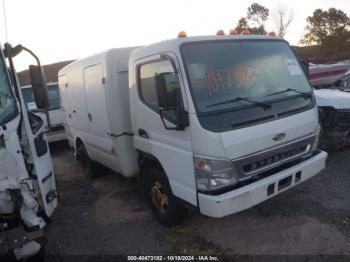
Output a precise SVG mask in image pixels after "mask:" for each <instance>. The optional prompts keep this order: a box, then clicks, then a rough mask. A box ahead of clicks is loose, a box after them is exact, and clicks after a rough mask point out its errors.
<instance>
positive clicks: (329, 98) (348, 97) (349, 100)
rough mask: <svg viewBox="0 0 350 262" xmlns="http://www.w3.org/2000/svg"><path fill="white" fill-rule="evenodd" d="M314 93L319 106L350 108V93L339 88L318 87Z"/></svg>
mask: <svg viewBox="0 0 350 262" xmlns="http://www.w3.org/2000/svg"><path fill="white" fill-rule="evenodd" d="M314 94H315V97H316V103H317V106H319V107H333V108H334V109H350V93H347V92H343V91H340V90H338V89H317V90H314Z"/></svg>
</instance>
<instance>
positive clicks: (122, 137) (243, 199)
mask: <svg viewBox="0 0 350 262" xmlns="http://www.w3.org/2000/svg"><path fill="white" fill-rule="evenodd" d="M182 36H183V35H182ZM306 72H307V71H306V70H305V71H304V67H303V66H302V65H301V63H300V62H299V60H298V58H297V57H296V55H295V53H294V52H293V51H292V49H291V48H290V46H289V45H288V43H287V42H286V41H284V40H283V39H279V38H277V37H269V36H253V35H229V36H223V35H219V36H201V37H180V38H177V39H172V40H167V41H163V42H159V43H155V44H152V45H148V46H144V47H127V48H115V49H109V50H106V51H104V52H102V53H99V54H95V55H92V56H89V57H86V58H82V59H79V60H76V61H75V62H73V63H71V64H70V65H67V66H66V67H65V68H63V69H61V70H60V72H59V77H58V78H59V86H60V91H61V94H62V103H63V108H64V111H65V116H66V123H67V129H66V131H67V133H68V134H69V136H68V139H69V141H70V144H71V145H72V146H73V147H74V148H75V152H76V156H77V159H78V160H79V161H80V162H81V164H82V167H83V169H84V171H85V173H86V174H87V176H88V177H89V178H93V176H94V174H95V173H97V172H98V169H97V168H96V167H97V166H98V165H96V163H99V164H102V165H104V166H107V167H109V168H110V169H112V170H113V171H115V172H117V173H119V174H121V175H123V176H124V177H132V176H138V181H139V184H140V186H141V190H142V191H143V192H145V195H146V197H147V199H148V200H149V202H150V204H151V207H152V209H153V211H154V213H155V215H156V217H157V218H158V220H159V222H160V223H162V224H164V225H167V226H171V225H176V224H178V223H180V222H181V221H182V220H183V219H184V218H185V215H186V210H187V209H186V208H185V207H191V208H195V209H197V210H198V211H199V212H200V213H202V214H204V215H207V216H211V217H223V216H226V215H230V214H234V213H237V212H239V211H242V210H244V209H247V208H249V207H252V206H254V205H256V204H259V203H261V202H263V201H265V200H267V199H269V198H271V197H273V196H276V195H278V194H279V193H281V192H284V191H285V190H288V189H289V188H291V187H293V186H296V185H298V184H300V183H302V182H303V181H305V180H307V179H309V178H311V177H312V176H314V175H316V174H317V173H318V172H320V171H321V170H322V169H323V168H324V166H325V161H326V158H327V153H325V152H322V151H320V150H318V136H319V124H318V112H317V107H316V103H315V97H314V94H313V91H312V89H311V87H310V85H309V82H308V80H307V77H306Z"/></svg>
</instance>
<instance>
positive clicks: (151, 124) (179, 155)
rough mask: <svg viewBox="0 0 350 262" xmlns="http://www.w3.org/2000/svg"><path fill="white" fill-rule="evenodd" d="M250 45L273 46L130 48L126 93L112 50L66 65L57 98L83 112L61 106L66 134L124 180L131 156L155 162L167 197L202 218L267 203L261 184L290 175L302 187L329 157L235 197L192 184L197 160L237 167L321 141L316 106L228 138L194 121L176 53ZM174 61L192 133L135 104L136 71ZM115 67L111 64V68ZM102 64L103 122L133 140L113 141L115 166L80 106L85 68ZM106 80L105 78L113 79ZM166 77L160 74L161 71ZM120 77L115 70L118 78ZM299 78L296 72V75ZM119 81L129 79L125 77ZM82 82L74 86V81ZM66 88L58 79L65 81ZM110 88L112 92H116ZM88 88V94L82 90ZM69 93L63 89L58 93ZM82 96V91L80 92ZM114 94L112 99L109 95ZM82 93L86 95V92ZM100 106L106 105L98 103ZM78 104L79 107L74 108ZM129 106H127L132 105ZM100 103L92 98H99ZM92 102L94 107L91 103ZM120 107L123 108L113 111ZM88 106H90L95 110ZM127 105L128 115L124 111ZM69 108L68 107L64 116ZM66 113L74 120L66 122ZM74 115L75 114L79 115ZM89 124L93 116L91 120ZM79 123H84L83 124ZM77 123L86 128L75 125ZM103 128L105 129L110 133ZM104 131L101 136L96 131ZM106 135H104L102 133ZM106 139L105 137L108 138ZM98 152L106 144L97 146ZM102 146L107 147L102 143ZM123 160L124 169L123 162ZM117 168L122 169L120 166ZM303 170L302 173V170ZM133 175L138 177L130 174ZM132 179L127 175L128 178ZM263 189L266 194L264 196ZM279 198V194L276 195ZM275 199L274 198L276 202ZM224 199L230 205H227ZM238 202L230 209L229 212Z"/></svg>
mask: <svg viewBox="0 0 350 262" xmlns="http://www.w3.org/2000/svg"><path fill="white" fill-rule="evenodd" d="M247 39H248V40H255V39H265V40H268V39H270V40H271V39H276V38H271V37H267V36H206V37H188V38H179V39H173V40H168V41H163V42H159V43H156V44H152V45H150V46H146V47H142V48H137V49H135V48H132V49H128V52H130V51H131V50H133V51H132V53H131V56H130V58H129V59H128V55H129V53H128V55H127V56H124V57H123V59H124V60H125V61H127V60H128V61H129V66H128V70H129V88H128V86H127V85H126V84H125V81H120V80H121V79H120V78H119V74H118V73H117V74H115V72H116V71H117V70H116V68H118V67H117V66H111V64H113V63H117V61H120V57H121V56H116V55H114V54H118V53H119V52H121V51H123V50H125V49H117V50H114V51H111V50H109V51H107V52H104V53H102V54H99V55H96V56H92V57H89V58H86V59H82V60H78V61H77V62H74V63H72V64H71V65H68V66H67V67H65V68H64V69H62V70H61V71H60V72H59V75H60V77H62V79H63V78H65V79H66V80H65V81H67V83H68V88H67V84H66V87H64V84H62V85H61V84H60V88H61V89H62V94H66V93H67V89H72V90H71V91H68V92H72V95H70V98H67V99H66V98H64V99H63V102H64V104H65V101H67V103H68V101H69V99H71V100H73V101H75V103H79V104H81V105H82V106H81V109H82V110H83V113H82V115H81V116H80V119H79V120H78V119H77V120H76V122H74V121H75V118H74V117H75V115H74V114H72V113H71V112H68V115H67V111H72V108H70V107H71V106H72V105H67V106H65V109H66V117H68V118H67V119H68V120H67V121H68V122H70V124H69V126H70V132H71V133H72V142H73V144H75V143H76V139H77V137H79V138H80V139H83V140H84V144H85V145H86V146H87V147H88V153H89V156H90V157H91V158H92V159H93V160H96V161H98V162H100V163H102V164H105V165H106V166H108V167H111V168H112V169H113V170H115V171H117V172H120V173H121V174H122V175H124V176H130V173H126V172H124V171H122V168H121V167H122V166H123V165H126V162H125V161H126V160H129V163H128V164H129V165H128V168H130V169H131V170H133V171H137V169H138V166H137V161H136V150H139V151H141V152H145V153H147V154H150V155H152V156H153V157H154V158H155V159H157V160H158V161H159V163H160V164H161V167H162V169H163V170H164V172H165V173H166V176H167V178H168V180H169V183H170V186H171V190H172V192H173V194H174V195H175V196H176V197H178V198H180V199H182V200H184V201H186V202H187V203H190V204H192V205H193V206H197V207H198V208H199V210H200V211H201V212H202V213H203V214H206V215H209V216H214V217H220V216H224V215H228V214H232V213H235V212H238V211H240V210H242V209H245V208H248V207H250V206H252V205H254V204H257V203H259V202H262V201H264V200H266V199H267V198H268V197H267V196H262V194H263V193H265V194H266V187H265V181H270V180H271V181H272V180H273V182H274V183H277V184H278V183H279V181H280V180H283V179H284V178H285V177H291V176H292V177H293V178H294V177H295V176H296V174H295V173H293V172H299V171H301V172H305V174H303V178H302V180H306V179H308V178H309V177H311V176H313V175H316V174H317V173H318V172H319V171H320V170H321V169H322V168H323V167H324V166H325V160H326V157H327V154H326V153H322V152H321V153H319V154H318V155H316V156H313V157H310V158H308V160H307V161H305V162H302V164H300V166H294V167H291V168H290V169H285V170H282V171H280V172H279V173H276V174H274V175H273V176H270V177H269V179H267V180H260V181H259V182H254V183H252V184H250V186H248V188H247V187H241V188H240V189H239V190H232V191H230V192H228V193H225V194H223V195H219V196H211V195H204V194H202V193H199V192H198V191H197V186H196V180H195V167H194V157H197V156H199V157H208V158H216V159H224V160H227V161H232V162H235V161H241V159H244V158H247V157H250V156H251V155H254V154H259V153H260V152H264V153H265V151H268V152H270V151H271V152H272V151H274V150H277V149H278V148H280V147H283V146H284V145H289V144H292V143H295V141H298V140H299V139H305V138H308V137H310V136H312V137H313V138H315V137H317V135H318V117H317V107H316V106H314V107H313V108H311V109H309V110H306V111H303V112H300V113H296V114H293V115H291V116H287V117H282V118H278V119H275V120H272V121H267V122H264V123H258V124H255V125H251V126H248V127H244V128H238V129H234V130H230V131H226V132H213V131H209V130H207V129H205V128H203V127H202V125H201V123H200V122H199V120H198V114H197V112H196V109H195V104H194V101H193V99H192V97H191V90H190V87H189V84H188V83H189V79H187V75H186V69H185V66H184V62H183V61H182V55H181V52H180V46H181V45H182V44H184V43H187V42H196V41H221V40H247ZM162 55H166V57H168V58H171V60H172V62H173V63H174V64H175V65H174V66H175V68H174V70H175V71H176V72H178V73H177V74H176V75H177V80H178V83H179V88H180V91H181V94H180V95H181V96H182V104H183V107H184V109H185V110H186V111H187V112H188V115H189V127H186V128H185V129H184V130H181V131H179V130H169V129H166V128H165V127H164V124H163V122H162V120H161V118H160V115H159V113H157V111H156V110H153V109H152V108H151V107H150V106H149V105H147V104H146V103H145V102H144V101H142V99H141V98H140V93H139V92H140V91H139V89H138V87H139V86H138V85H139V81H140V80H139V74H140V73H139V71H140V68H141V67H142V66H143V65H145V64H148V63H155V62H157V61H162V60H163V59H164V58H163V57H164V56H162ZM111 61H114V62H111ZM98 63H101V64H102V65H104V72H105V75H104V77H105V83H106V84H105V90H106V91H105V92H106V94H107V97H106V100H105V101H106V102H105V105H106V107H107V110H106V112H107V113H106V115H108V118H109V123H108V124H109V125H110V127H111V131H112V132H113V133H116V134H118V133H121V132H130V133H133V136H134V137H133V139H131V137H126V136H122V137H121V138H117V139H116V140H114V141H113V142H114V143H113V150H114V152H117V153H118V158H120V159H119V160H117V158H116V157H114V155H113V150H112V149H111V148H107V147H106V148H104V150H100V149H97V148H96V146H93V145H92V143H93V142H92V141H93V139H92V138H91V137H92V136H93V134H92V131H91V126H89V125H88V119H87V115H88V113H89V111H88V109H87V108H88V106H85V104H86V103H88V102H87V96H86V93H84V91H83V87H82V86H83V80H82V75H83V73H82V71H83V70H84V68H86V67H88V66H92V65H96V64H98ZM167 67H169V65H164V66H160V67H159V70H160V73H162V72H167V71H168V69H169V68H167ZM111 68H113V69H114V78H113V77H112V76H113V73H112V74H108V72H113V70H111ZM162 70H163V71H162ZM117 72H118V71H117ZM300 72H301V71H300ZM123 77H124V78H125V80H126V79H127V75H126V74H124V75H123ZM78 78H79V79H80V80H77V79H78ZM62 81H63V80H62ZM113 87H114V88H113ZM85 88H86V87H85ZM63 89H66V90H63ZM78 89H79V91H77V90H78ZM111 90H113V91H114V92H110V91H111ZM74 92H80V94H79V95H75V94H73V93H74ZM85 92H86V89H85ZM148 95H149V96H151V97H152V96H155V94H151V93H149V94H148ZM98 99H99V101H100V102H98V103H99V104H101V106H105V105H104V104H103V102H102V100H101V97H99V98H98ZM77 100H79V101H77ZM128 100H130V105H129V102H128ZM96 101H97V99H96ZM96 101H94V102H91V103H92V104H93V103H96ZM117 104H122V105H123V106H121V107H118V110H114V111H113V109H117V107H115V105H117ZM92 106H93V105H92ZM128 106H130V110H129V108H128ZM68 108H70V109H69V110H68ZM70 114H71V115H70ZM77 114H78V112H77ZM92 118H93V116H92ZM83 119H84V120H83ZM79 121H82V122H83V123H81V124H77V123H78V122H79ZM164 121H165V123H166V125H167V126H170V127H171V126H174V125H173V124H172V123H171V122H169V121H168V120H166V119H165V120H164ZM108 124H106V126H105V127H104V128H106V127H108ZM100 130H102V129H100ZM104 132H106V130H104ZM279 133H283V134H285V137H283V138H284V139H283V140H281V141H274V140H273V138H274V137H275V136H276V134H279ZM102 137H104V134H101V135H100V138H99V139H102ZM106 139H107V138H106ZM116 141H118V143H120V142H121V141H123V142H125V147H126V148H127V150H120V148H118V146H117V145H116ZM313 143H316V142H315V141H314V140H313V142H311V143H310V144H308V145H307V147H306V150H311V147H313ZM100 144H101V145H102V144H103V143H102V142H100ZM105 145H107V143H106V144H105ZM123 156H124V160H123V161H124V162H123V161H121V158H122V157H123ZM111 160H113V161H114V163H115V164H116V165H112V164H111V163H110V161H111ZM117 165H119V167H117ZM299 167H300V169H299ZM135 173H136V172H135ZM135 173H132V174H133V175H134V174H135ZM295 184H297V183H294V182H293V183H290V184H289V185H287V187H285V188H283V190H285V189H287V188H290V187H292V186H294V185H295ZM263 190H265V191H264V192H263ZM281 191H282V190H281ZM236 192H239V193H242V194H244V195H252V194H253V195H254V194H257V195H256V197H255V198H254V197H253V198H251V197H248V198H241V197H237V198H236V197H235V196H236V195H237V194H238V193H236ZM276 194H277V192H276V193H275V194H274V195H276ZM225 197H228V199H227V200H225V199H224V198H225ZM221 199H223V200H225V204H224V205H222V204H221V202H220V201H221ZM233 202H236V204H235V207H232V206H230V205H231V204H229V203H233Z"/></svg>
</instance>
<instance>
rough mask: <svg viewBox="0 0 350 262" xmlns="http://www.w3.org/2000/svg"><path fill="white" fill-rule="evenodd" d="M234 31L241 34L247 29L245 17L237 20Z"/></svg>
mask: <svg viewBox="0 0 350 262" xmlns="http://www.w3.org/2000/svg"><path fill="white" fill-rule="evenodd" d="M235 29H236V30H237V31H238V33H241V32H242V31H243V30H245V29H249V26H248V21H247V19H246V18H245V17H241V19H239V20H238V23H237V26H236V28H235Z"/></svg>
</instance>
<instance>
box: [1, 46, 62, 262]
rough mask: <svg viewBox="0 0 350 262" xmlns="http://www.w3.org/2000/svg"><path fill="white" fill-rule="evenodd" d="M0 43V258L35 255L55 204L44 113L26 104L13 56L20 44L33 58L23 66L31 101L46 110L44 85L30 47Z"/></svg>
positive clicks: (16, 258)
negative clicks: (27, 64)
mask: <svg viewBox="0 0 350 262" xmlns="http://www.w3.org/2000/svg"><path fill="white" fill-rule="evenodd" d="M0 49H1V50H0V167H1V168H0V261H8V260H21V261H23V260H27V259H29V258H31V257H32V259H34V261H40V259H39V258H40V256H41V255H42V254H43V252H42V251H43V243H44V241H42V240H43V237H44V234H43V229H44V227H45V225H46V224H47V223H48V222H49V221H50V219H49V217H50V216H51V215H52V214H53V212H54V210H55V208H56V206H57V190H56V181H55V175H54V171H53V166H52V160H51V155H50V151H49V147H48V144H47V139H46V133H47V131H48V125H47V123H49V121H48V120H49V119H45V117H40V116H37V115H35V114H33V113H31V112H30V111H27V110H26V107H25V104H24V100H23V96H22V93H21V92H20V89H19V88H20V87H19V84H18V81H17V75H16V72H15V68H14V64H13V57H14V56H16V55H17V54H19V53H20V52H21V51H23V50H24V51H27V52H29V53H30V54H32V55H33V56H34V58H35V59H36V61H37V64H38V65H37V66H36V65H35V66H34V65H31V66H30V67H29V69H30V70H29V71H30V75H31V82H32V86H33V90H34V96H35V102H36V106H37V108H38V109H41V110H42V111H43V113H45V114H44V115H46V116H48V114H47V107H48V97H47V87H46V84H45V77H44V75H43V71H42V69H41V66H40V61H39V59H38V58H37V57H36V56H35V54H34V53H32V51H30V50H29V49H27V48H25V47H23V46H21V45H18V46H16V47H14V48H13V47H12V46H11V45H9V44H5V48H4V49H3V48H2V47H1V48H0ZM33 256H34V258H33Z"/></svg>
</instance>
